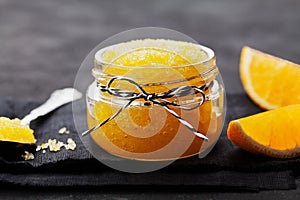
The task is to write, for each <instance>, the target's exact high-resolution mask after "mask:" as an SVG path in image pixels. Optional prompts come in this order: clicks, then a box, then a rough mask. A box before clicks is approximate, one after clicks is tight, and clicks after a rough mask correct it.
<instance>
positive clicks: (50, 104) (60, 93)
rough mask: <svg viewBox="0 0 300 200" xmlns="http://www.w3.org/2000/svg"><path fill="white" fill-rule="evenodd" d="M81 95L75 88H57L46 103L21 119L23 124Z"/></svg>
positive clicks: (27, 123)
mask: <svg viewBox="0 0 300 200" xmlns="http://www.w3.org/2000/svg"><path fill="white" fill-rule="evenodd" d="M81 97H82V94H81V93H80V92H79V91H77V90H76V89H74V88H65V89H60V90H55V91H54V92H53V93H52V94H51V96H50V97H49V99H48V100H47V101H46V102H45V103H43V104H42V105H40V106H39V107H37V108H35V109H34V110H32V111H31V112H30V113H29V114H28V115H26V116H25V117H24V118H23V119H22V120H21V124H22V125H29V124H30V122H31V121H32V120H35V119H36V118H38V117H40V116H43V115H46V114H48V113H49V112H51V111H53V110H55V109H56V108H58V107H60V106H62V105H64V104H66V103H69V102H71V101H75V100H77V99H80V98H81Z"/></svg>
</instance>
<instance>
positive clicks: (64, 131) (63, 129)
mask: <svg viewBox="0 0 300 200" xmlns="http://www.w3.org/2000/svg"><path fill="white" fill-rule="evenodd" d="M58 133H59V134H70V131H69V130H68V129H67V128H66V127H62V128H61V129H59V131H58Z"/></svg>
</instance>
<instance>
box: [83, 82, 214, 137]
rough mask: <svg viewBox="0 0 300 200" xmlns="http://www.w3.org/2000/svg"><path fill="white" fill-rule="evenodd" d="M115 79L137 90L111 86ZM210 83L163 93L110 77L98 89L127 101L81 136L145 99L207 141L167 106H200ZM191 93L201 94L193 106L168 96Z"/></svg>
mask: <svg viewBox="0 0 300 200" xmlns="http://www.w3.org/2000/svg"><path fill="white" fill-rule="evenodd" d="M115 81H127V82H129V83H131V84H133V85H134V86H135V87H136V88H137V89H138V92H131V91H126V90H121V89H117V88H112V87H111V85H112V84H113V83H114V82H115ZM210 84H211V83H209V84H205V85H202V86H200V87H196V86H181V87H178V88H175V89H171V90H169V91H168V92H165V93H159V94H156V93H147V92H146V91H145V90H144V89H143V88H142V86H141V85H139V84H138V83H137V82H135V81H134V80H132V79H130V78H126V77H118V76H117V77H114V78H112V79H111V80H110V81H109V82H108V83H107V85H106V86H105V85H99V86H100V90H101V91H102V92H107V93H109V94H111V95H113V96H116V97H120V98H122V99H124V100H128V102H127V103H126V104H124V105H123V106H122V107H121V108H120V109H119V110H118V111H117V112H116V113H114V114H113V115H112V116H111V117H109V118H107V119H106V120H104V121H103V122H101V123H99V124H98V125H96V126H95V127H93V128H91V129H89V130H87V131H85V132H83V133H82V136H85V135H88V134H90V133H91V132H93V131H94V130H96V129H98V128H100V127H101V126H103V125H104V124H106V123H107V122H109V121H111V120H113V119H114V118H115V117H116V116H118V115H119V114H120V113H121V112H122V111H123V110H124V109H125V108H127V107H128V106H130V105H131V103H132V102H133V101H135V100H137V99H144V100H145V101H150V102H152V103H153V104H157V105H160V106H162V107H163V108H164V109H166V110H167V111H168V112H169V113H170V114H172V115H173V116H174V117H176V118H177V119H178V121H179V122H180V123H181V124H183V125H184V126H185V127H187V128H188V129H189V130H191V131H192V132H193V133H194V134H195V135H196V136H198V137H200V138H202V139H204V140H206V141H208V138H207V137H206V136H205V135H204V134H202V133H200V132H199V131H197V130H196V129H195V128H194V127H193V126H192V125H191V124H190V123H189V122H187V121H186V120H184V119H182V118H181V117H180V116H179V115H178V114H177V113H176V112H175V111H173V110H172V109H171V108H170V107H169V106H174V107H177V108H180V109H183V110H193V109H195V108H198V107H199V106H201V105H202V104H203V103H204V102H205V100H206V97H205V94H204V91H206V90H207V89H208V88H209V87H210ZM191 94H200V95H201V100H200V101H199V102H197V104H196V105H195V106H193V107H186V106H183V105H180V104H177V103H175V102H172V101H169V100H168V99H169V98H177V97H183V96H187V95H191Z"/></svg>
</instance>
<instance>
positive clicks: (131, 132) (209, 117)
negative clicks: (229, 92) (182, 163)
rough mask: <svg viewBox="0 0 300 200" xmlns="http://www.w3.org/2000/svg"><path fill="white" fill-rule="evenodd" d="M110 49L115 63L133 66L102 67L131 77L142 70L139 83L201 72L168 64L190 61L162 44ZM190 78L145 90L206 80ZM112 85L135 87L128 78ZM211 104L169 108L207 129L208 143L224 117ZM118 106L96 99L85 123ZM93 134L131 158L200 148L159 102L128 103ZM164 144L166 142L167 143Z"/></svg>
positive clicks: (184, 153) (173, 156)
mask: <svg viewBox="0 0 300 200" xmlns="http://www.w3.org/2000/svg"><path fill="white" fill-rule="evenodd" d="M109 53H110V54H111V55H112V56H114V57H117V58H115V59H114V61H113V63H114V64H120V65H124V66H128V65H129V66H132V67H136V68H128V69H127V68H121V70H120V68H119V67H115V66H110V67H107V68H105V67H103V71H104V72H105V73H107V74H114V75H125V76H132V77H139V76H140V77H143V79H141V80H139V81H142V82H143V83H151V82H157V80H160V81H162V82H165V81H170V80H178V79H184V78H188V77H191V76H193V75H199V69H197V68H195V67H193V66H188V67H182V68H178V69H177V68H172V67H171V66H178V65H179V66H180V65H189V64H190V61H189V59H187V58H185V57H182V56H180V55H178V54H176V53H174V52H170V51H165V50H164V49H159V48H143V49H135V50H133V51H130V52H127V53H125V54H122V55H121V56H116V55H115V54H114V53H112V52H109ZM109 56H110V55H108V56H107V57H109ZM109 59H112V58H109ZM202 59H203V58H202ZM143 66H147V68H143ZM149 66H152V67H149ZM156 66H170V67H167V68H162V69H160V70H159V72H158V70H157V69H156ZM214 76H216V74H215V75H214ZM193 81H194V82H191V81H190V82H187V81H185V82H181V83H178V84H173V85H171V86H170V85H166V86H145V87H143V88H144V89H145V90H146V91H147V92H149V93H150V92H155V93H161V92H166V91H168V90H169V89H170V88H175V87H178V86H181V85H192V84H193V85H195V84H196V85H202V84H204V83H205V80H203V79H202V78H201V77H200V78H198V79H196V80H193ZM101 83H102V84H105V83H106V81H105V80H104V81H101ZM113 86H114V87H118V88H121V89H127V90H130V91H136V90H135V87H132V86H131V85H130V84H126V82H120V83H116V84H115V85H113ZM167 86H168V87H167ZM103 95H107V94H103ZM141 102H143V101H141ZM212 107H213V102H212V101H206V102H205V103H204V104H203V105H202V106H200V107H199V108H198V109H194V110H192V111H183V110H180V109H176V108H173V107H172V110H174V111H175V112H176V113H177V114H179V115H181V116H182V117H183V118H184V119H185V120H186V121H188V122H189V123H191V124H192V125H193V126H194V127H195V128H196V129H198V130H199V132H201V133H203V134H204V135H208V137H209V139H210V142H209V144H212V143H214V142H215V141H216V139H217V138H218V136H219V135H218V133H219V132H220V129H221V125H222V120H223V117H222V116H218V117H217V116H216V115H215V113H214V112H213V110H212ZM118 109H120V106H118V105H112V104H110V103H105V102H102V101H98V102H96V103H95V105H94V108H93V111H92V112H93V113H94V115H95V117H93V116H92V115H91V113H90V112H89V111H88V113H87V114H88V125H89V127H93V126H95V125H96V124H98V123H99V122H102V121H104V120H106V119H107V118H109V117H110V116H112V114H113V113H115V112H117V110H118ZM91 136H92V137H93V139H94V141H95V142H96V143H97V144H98V145H99V146H101V147H102V148H104V149H105V150H107V151H108V152H110V153H112V154H114V155H118V156H121V157H126V158H133V159H176V158H178V157H186V156H191V155H194V154H197V153H199V152H200V149H201V145H202V144H203V140H202V139H200V138H198V137H196V136H194V134H193V133H192V132H191V131H190V130H188V129H187V128H186V127H184V126H183V125H182V124H181V123H180V122H179V121H178V119H176V118H175V117H174V116H173V115H171V114H170V113H169V112H167V111H166V110H165V109H164V108H163V107H161V106H157V105H150V106H130V107H128V108H126V110H124V111H123V112H122V113H120V114H119V115H118V116H117V117H116V118H115V119H114V120H112V121H110V122H109V123H107V124H105V125H104V126H102V127H101V128H99V129H98V130H96V131H94V132H93V133H92V134H91ZM175 138H176V139H175ZM166 146H168V147H167V148H166ZM180 147H181V148H180Z"/></svg>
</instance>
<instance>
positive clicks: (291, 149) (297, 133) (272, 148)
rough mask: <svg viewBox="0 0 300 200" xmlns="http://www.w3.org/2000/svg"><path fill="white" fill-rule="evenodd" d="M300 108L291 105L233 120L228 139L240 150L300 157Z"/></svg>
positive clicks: (277, 155)
mask: <svg viewBox="0 0 300 200" xmlns="http://www.w3.org/2000/svg"><path fill="white" fill-rule="evenodd" d="M299 117H300V105H291V106H286V107H282V108H279V109H276V110H272V111H268V112H263V113H259V114H256V115H252V116H249V117H245V118H241V119H238V120H235V121H231V122H230V124H229V127H228V132H227V133H228V138H229V139H230V140H231V141H232V142H233V143H235V144H237V145H238V146H239V147H241V148H243V149H245V150H248V151H251V152H255V153H260V154H264V155H269V156H272V157H279V158H285V157H294V156H296V155H299V154H300V149H299V147H300V128H299V124H298V122H299Z"/></svg>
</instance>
